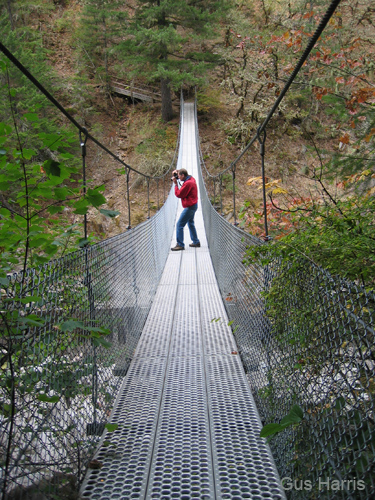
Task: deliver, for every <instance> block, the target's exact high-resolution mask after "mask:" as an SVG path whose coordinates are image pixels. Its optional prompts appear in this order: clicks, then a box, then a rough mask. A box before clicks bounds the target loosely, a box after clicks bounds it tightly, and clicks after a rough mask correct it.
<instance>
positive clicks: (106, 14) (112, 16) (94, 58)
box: [79, 0, 125, 82]
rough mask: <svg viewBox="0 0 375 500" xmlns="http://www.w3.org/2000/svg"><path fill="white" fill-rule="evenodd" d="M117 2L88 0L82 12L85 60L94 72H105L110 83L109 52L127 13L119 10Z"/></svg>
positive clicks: (112, 0) (113, 0)
mask: <svg viewBox="0 0 375 500" xmlns="http://www.w3.org/2000/svg"><path fill="white" fill-rule="evenodd" d="M120 7H121V6H120V5H119V2H118V1H117V0H86V2H85V5H84V7H83V10H82V17H81V31H80V35H79V38H80V40H81V43H82V48H83V52H84V58H85V59H88V60H89V65H90V67H94V72H95V73H96V72H99V75H100V73H101V72H103V71H104V75H105V80H106V82H108V78H109V77H108V68H109V61H108V58H109V51H110V48H111V46H112V45H113V43H114V42H113V40H114V37H115V35H116V33H117V31H118V29H119V20H121V19H122V18H123V17H124V16H125V13H124V12H121V11H120V10H119V8H120Z"/></svg>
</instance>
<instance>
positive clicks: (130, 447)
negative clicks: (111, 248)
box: [82, 103, 285, 500]
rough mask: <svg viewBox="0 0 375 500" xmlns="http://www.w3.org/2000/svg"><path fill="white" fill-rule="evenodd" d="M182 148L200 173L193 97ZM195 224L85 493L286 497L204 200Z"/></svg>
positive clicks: (161, 290)
mask: <svg viewBox="0 0 375 500" xmlns="http://www.w3.org/2000/svg"><path fill="white" fill-rule="evenodd" d="M179 151H180V153H179V159H178V166H179V168H186V169H188V172H189V173H191V174H192V175H193V176H195V177H197V178H198V176H200V175H201V173H200V172H199V171H198V158H199V155H198V152H197V137H196V129H195V117H194V104H191V103H187V104H185V105H184V111H183V121H182V135H181V144H180V149H179ZM170 196H174V192H173V191H172V192H171V194H170ZM179 212H180V210H178V211H177V217H178V216H179ZM196 227H197V232H198V235H199V239H200V242H201V247H200V248H189V247H188V246H186V248H187V249H186V250H185V251H180V252H178V253H177V254H176V253H174V252H171V251H170V252H169V254H168V258H167V261H166V265H165V268H164V271H163V274H162V277H161V281H160V284H159V286H158V288H157V290H156V294H155V299H154V300H153V303H152V306H151V309H150V312H149V314H148V316H147V320H146V322H145V326H144V328H143V332H142V335H141V337H140V340H139V342H138V345H137V348H136V351H135V354H134V357H133V360H132V362H131V364H130V367H129V370H128V373H127V375H126V378H125V380H124V383H123V385H122V387H121V389H120V390H119V394H118V397H117V400H116V402H115V405H114V409H113V412H112V413H111V417H110V418H109V422H110V423H113V424H117V425H118V428H117V430H115V431H113V432H111V433H105V434H104V435H103V437H102V442H101V444H100V445H99V448H98V451H97V452H96V455H95V457H96V459H97V460H98V462H99V463H100V465H101V468H100V469H95V470H89V473H88V474H87V477H86V479H85V482H84V484H83V486H82V496H83V498H93V499H94V498H98V499H104V498H150V499H151V498H163V499H169V498H181V499H191V498H199V499H207V500H208V499H213V498H217V499H219V498H238V499H240V498H273V499H277V498H280V499H281V498H285V496H284V494H283V490H282V488H281V485H280V481H279V478H278V474H277V470H276V468H275V465H274V462H273V458H272V455H271V453H270V451H269V448H268V446H267V445H266V443H265V440H264V439H263V438H260V437H259V432H260V429H261V424H260V420H259V417H258V413H257V410H256V407H255V404H254V400H253V397H252V394H251V390H250V386H249V384H248V382H247V379H246V376H245V372H244V369H243V367H242V364H241V360H240V356H239V354H238V347H237V346H236V343H235V340H234V337H233V334H232V330H231V328H230V327H229V326H228V323H229V320H228V317H227V314H226V311H225V307H224V305H223V301H222V298H221V295H220V292H219V288H218V285H217V281H216V278H215V273H214V269H213V266H212V263H211V259H210V255H209V250H208V244H207V239H206V235H205V225H204V222H203V214H202V209H201V208H200V209H198V212H197V214H196ZM185 229H187V228H185ZM161 230H164V231H165V228H161ZM185 232H186V231H185ZM186 236H187V235H185V239H186ZM174 238H175V235H174V234H173V236H172V239H174ZM171 245H172V241H171V242H169V246H171ZM103 443H105V444H103ZM130 478H132V479H130Z"/></svg>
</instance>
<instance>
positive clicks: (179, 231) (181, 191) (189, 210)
mask: <svg viewBox="0 0 375 500" xmlns="http://www.w3.org/2000/svg"><path fill="white" fill-rule="evenodd" d="M172 181H173V182H174V185H175V186H174V194H175V195H176V196H177V198H181V203H182V206H183V208H184V210H183V211H182V213H181V215H180V218H179V219H178V221H177V228H176V239H177V245H176V246H175V247H173V248H171V250H173V251H177V250H185V245H184V227H185V226H186V224H187V225H188V228H189V232H190V238H191V240H192V243H190V245H189V246H191V247H200V246H201V244H200V242H199V240H198V236H197V231H196V229H195V224H194V216H195V212H196V211H197V208H198V187H197V183H196V182H195V179H194V177H192V176H191V175H189V174H188V173H187V170H186V169H184V168H181V169H180V170H174V171H173V177H172Z"/></svg>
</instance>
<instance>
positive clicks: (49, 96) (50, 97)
mask: <svg viewBox="0 0 375 500" xmlns="http://www.w3.org/2000/svg"><path fill="white" fill-rule="evenodd" d="M0 50H1V51H2V52H3V54H4V55H5V56H6V57H7V58H8V59H9V60H10V61H11V62H12V63H13V64H14V65H15V66H16V67H17V68H18V69H19V70H20V71H21V72H22V73H23V74H24V75H25V76H26V77H27V78H28V79H29V80H30V81H31V82H32V83H33V84H34V85H35V87H37V88H38V89H39V90H40V92H42V94H44V95H45V97H47V99H48V100H49V101H50V102H51V103H52V104H53V105H54V106H55V107H56V108H58V109H59V110H60V111H61V113H63V115H64V116H65V117H66V118H67V119H68V120H69V121H70V122H71V123H73V125H74V126H75V127H76V128H77V129H78V130H79V131H80V132H81V133H83V134H84V135H85V136H86V138H89V139H91V140H92V141H93V142H94V143H95V144H96V145H97V146H99V147H100V148H101V149H103V151H105V152H106V153H108V154H109V155H110V156H112V158H114V159H115V160H117V161H118V162H119V163H121V164H122V165H124V167H126V168H127V169H130V170H132V171H133V172H135V173H137V174H139V175H142V176H143V177H146V178H149V179H158V178H159V177H163V176H151V175H147V174H144V173H142V172H139V171H138V170H136V169H135V168H133V167H131V166H130V165H128V164H127V163H125V162H124V161H123V160H121V158H119V157H118V156H117V155H115V154H114V153H113V152H112V151H111V150H109V149H108V148H107V147H106V146H104V145H103V144H102V143H101V142H99V141H98V140H97V139H95V137H93V136H92V135H91V134H89V133H88V131H87V130H86V128H85V127H83V126H82V125H80V124H79V123H78V122H77V120H76V119H75V118H73V117H72V115H71V114H70V113H68V111H67V110H66V109H65V108H64V106H62V105H61V104H60V103H59V102H58V101H57V99H55V98H54V97H53V95H52V94H51V93H50V92H48V90H47V89H46V88H45V87H44V86H43V85H42V84H41V83H40V82H39V81H38V80H37V79H36V78H35V77H34V76H33V75H32V74H31V73H30V71H29V70H28V69H27V68H26V67H25V66H24V65H23V64H22V63H21V62H20V61H19V60H18V59H17V58H16V57H15V56H14V55H13V54H12V53H11V52H10V50H8V49H7V48H6V47H5V45H3V44H2V43H1V42H0ZM164 175H166V174H164Z"/></svg>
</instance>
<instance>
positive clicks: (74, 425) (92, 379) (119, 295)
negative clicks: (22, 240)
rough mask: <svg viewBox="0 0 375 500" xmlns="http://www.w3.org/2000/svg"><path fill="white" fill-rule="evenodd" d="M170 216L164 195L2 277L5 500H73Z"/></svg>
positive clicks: (136, 328)
mask: <svg viewBox="0 0 375 500" xmlns="http://www.w3.org/2000/svg"><path fill="white" fill-rule="evenodd" d="M176 210H177V198H176V197H175V196H174V193H173V192H172V191H171V192H170V196H169V197H168V198H167V201H166V203H165V204H164V206H163V207H162V208H161V210H160V211H159V212H157V214H156V215H155V216H154V217H152V218H151V219H149V220H147V221H146V222H144V223H142V224H140V225H138V226H137V227H135V228H134V229H131V230H130V231H127V232H126V233H123V234H120V235H118V236H115V237H113V238H109V239H107V240H105V241H103V242H101V243H97V244H95V245H92V246H89V247H85V248H83V249H82V250H80V251H77V252H74V253H71V254H69V255H67V256H66V257H64V258H62V259H59V260H55V261H53V262H51V263H48V264H46V265H44V266H43V267H40V268H38V269H29V270H27V272H26V273H25V274H22V273H19V274H13V275H12V276H9V279H10V285H9V287H8V288H6V289H3V290H2V291H1V304H0V323H1V329H2V330H3V332H4V333H3V335H2V344H1V348H0V353H1V354H0V355H1V358H2V360H1V380H2V384H1V389H0V394H1V396H0V398H1V408H2V412H1V416H0V446H1V481H2V492H3V496H2V498H3V499H5V498H7V499H8V500H10V499H16V498H17V499H18V498H37V497H34V496H32V495H33V494H34V493H35V492H38V493H35V494H39V495H40V496H38V498H52V497H50V496H48V497H46V496H43V495H45V494H46V492H51V491H52V492H53V494H54V495H55V496H54V497H53V498H75V497H74V496H69V495H70V494H71V495H74V494H75V493H74V492H75V491H76V486H77V481H79V480H80V479H82V476H83V473H84V471H85V469H86V468H87V466H89V467H95V464H91V465H90V463H89V460H90V457H91V456H92V452H93V449H94V447H95V445H96V443H97V442H98V439H99V437H100V435H101V433H102V432H103V430H104V428H105V425H106V423H107V420H108V416H109V413H110V411H111V409H112V405H113V402H114V400H115V398H116V395H117V394H118V391H119V388H120V386H121V384H122V381H123V379H124V376H125V374H126V371H127V369H128V367H129V364H130V361H131V359H132V356H133V353H134V350H135V347H136V345H137V342H138V339H139V337H140V334H141V332H142V328H143V325H144V322H145V319H146V317H147V314H148V311H149V309H150V307H151V303H152V300H153V297H154V294H155V291H156V287H157V285H158V282H159V280H160V277H161V273H162V271H163V268H164V265H165V261H166V258H167V255H168V251H169V246H170V241H171V238H172V231H173V227H174V221H175V216H176ZM23 319H27V321H26V322H23ZM103 326H104V327H105V328H107V329H108V330H109V332H110V334H109V336H106V337H103V336H102V335H101V333H100V332H99V330H98V329H99V327H103ZM107 342H109V344H110V345H109V347H105V346H104V345H103V343H107Z"/></svg>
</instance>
